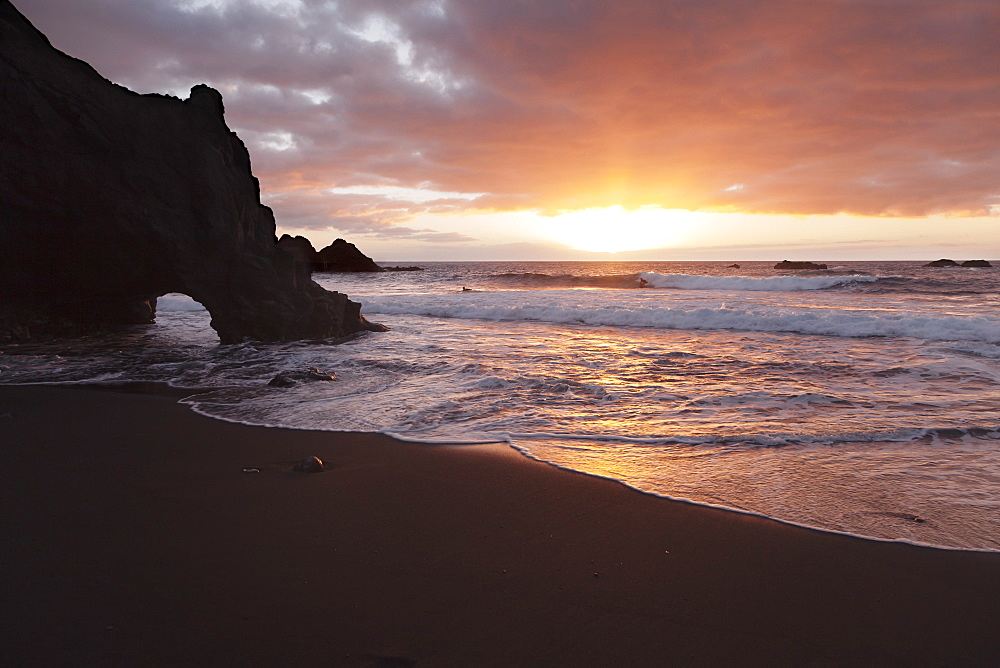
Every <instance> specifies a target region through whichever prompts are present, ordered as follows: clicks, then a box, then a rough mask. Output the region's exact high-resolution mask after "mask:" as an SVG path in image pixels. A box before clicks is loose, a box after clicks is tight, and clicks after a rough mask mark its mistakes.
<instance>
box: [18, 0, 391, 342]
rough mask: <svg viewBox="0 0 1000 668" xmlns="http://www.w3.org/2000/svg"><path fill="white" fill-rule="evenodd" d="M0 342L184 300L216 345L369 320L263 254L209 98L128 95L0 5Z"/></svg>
mask: <svg viewBox="0 0 1000 668" xmlns="http://www.w3.org/2000/svg"><path fill="white" fill-rule="evenodd" d="M0 81H2V84H0V127H3V128H4V130H3V131H2V132H0V203H2V206H0V304H2V305H3V306H2V308H0V339H11V338H31V337H38V336H45V335H48V334H56V335H60V334H72V333H78V332H80V331H87V330H91V329H102V328H105V327H108V326H115V325H120V324H127V323H147V322H151V321H152V320H153V317H154V315H155V308H156V306H155V305H156V297H158V296H160V295H162V294H165V293H168V292H182V293H184V294H187V295H190V296H191V297H193V298H195V299H196V300H198V301H199V302H201V303H202V304H204V305H205V307H206V308H207V309H208V310H209V312H210V313H211V314H212V327H214V328H215V330H216V331H217V332H218V333H219V337H220V339H221V340H222V342H223V343H234V342H238V341H242V340H244V339H259V340H264V341H277V340H290V339H299V338H327V337H339V336H345V335H349V334H352V333H354V332H357V331H360V330H363V329H373V328H378V329H380V328H381V327H380V326H377V325H371V324H370V323H368V322H367V321H366V320H365V319H364V318H363V317H361V314H360V305H359V304H356V303H354V302H351V301H350V300H348V299H347V297H346V296H345V295H342V294H340V293H337V292H328V291H326V290H324V289H322V288H321V287H319V286H318V285H317V284H315V283H313V282H312V281H311V280H310V279H309V274H308V271H306V270H304V269H303V268H301V267H298V266H296V264H295V262H294V261H293V260H292V259H291V258H289V257H288V255H287V254H286V253H284V252H282V251H281V250H279V249H278V248H277V246H276V245H275V238H274V231H275V225H274V217H273V215H272V213H271V210H270V209H269V208H267V207H265V206H262V205H261V204H260V190H259V186H258V183H257V179H255V178H254V176H253V174H252V173H251V171H250V156H249V154H248V153H247V150H246V147H245V146H244V145H243V142H241V141H240V139H239V138H238V137H237V136H236V135H235V133H233V132H231V131H230V130H229V128H228V127H227V126H226V123H225V120H224V118H223V111H224V109H223V104H222V97H221V95H220V94H219V93H218V92H217V91H215V90H213V89H211V88H209V87H207V86H204V85H199V86H195V87H194V88H192V89H191V95H190V97H189V98H188V99H187V100H184V101H182V100H179V99H177V98H174V97H170V96H164V95H139V94H137V93H134V92H132V91H130V90H128V89H126V88H123V87H122V86H118V85H116V84H113V83H111V82H109V81H107V80H106V79H104V78H103V77H101V75H100V74H98V73H97V72H96V71H95V70H94V69H93V68H91V67H90V66H89V65H87V64H86V63H84V62H83V61H80V60H77V59H75V58H71V57H69V56H67V55H66V54H64V53H62V52H60V51H58V50H56V49H54V48H53V47H52V46H51V45H50V44H49V42H48V40H47V39H46V38H45V36H44V35H42V33H40V32H38V31H37V30H36V29H35V28H34V27H33V26H32V25H31V24H30V23H29V22H28V21H27V19H25V18H24V17H23V16H22V15H21V14H20V13H19V12H18V11H17V10H16V9H15V8H14V7H13V6H12V5H11V4H10V2H8V1H7V0H0Z"/></svg>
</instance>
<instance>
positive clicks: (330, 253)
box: [278, 234, 385, 272]
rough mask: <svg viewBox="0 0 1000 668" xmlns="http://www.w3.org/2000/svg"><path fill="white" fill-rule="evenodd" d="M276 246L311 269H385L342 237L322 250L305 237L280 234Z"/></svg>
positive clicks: (334, 270) (347, 270)
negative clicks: (314, 246)
mask: <svg viewBox="0 0 1000 668" xmlns="http://www.w3.org/2000/svg"><path fill="white" fill-rule="evenodd" d="M278 248H280V249H281V250H283V251H285V252H286V253H288V254H289V255H291V256H292V257H294V258H295V261H296V262H300V263H303V264H305V265H307V266H308V267H309V268H310V270H311V271H330V272H352V271H358V272H360V271H385V269H383V268H382V267H380V266H378V265H377V264H375V262H374V260H372V259H371V258H370V257H368V256H367V255H365V254H364V253H362V252H361V251H359V250H358V247H357V246H355V245H354V244H351V243H348V242H346V241H344V240H343V239H337V240H336V241H334V242H333V243H332V244H330V245H329V246H327V247H326V248H324V249H323V250H321V251H317V250H316V249H315V248H313V245H312V242H311V241H309V240H308V239H306V238H305V237H293V236H290V235H288V234H282V235H281V238H280V239H278Z"/></svg>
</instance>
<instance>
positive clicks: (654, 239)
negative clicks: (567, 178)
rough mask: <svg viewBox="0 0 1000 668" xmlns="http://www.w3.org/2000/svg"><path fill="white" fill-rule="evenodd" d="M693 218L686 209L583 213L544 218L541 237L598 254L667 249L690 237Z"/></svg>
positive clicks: (593, 210)
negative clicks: (688, 234)
mask: <svg viewBox="0 0 1000 668" xmlns="http://www.w3.org/2000/svg"><path fill="white" fill-rule="evenodd" d="M692 216H693V214H692V212H690V211H685V210H683V209H661V208H659V207H643V208H641V209H636V210H634V211H628V210H626V209H624V208H622V207H620V206H613V207H609V208H606V209H582V210H580V211H570V212H567V213H562V214H559V215H558V216H554V217H551V218H542V219H541V221H540V224H539V233H540V234H541V235H542V236H544V237H545V238H547V239H548V240H550V241H556V242H559V243H564V244H566V245H568V246H570V247H571V248H574V249H576V250H583V251H591V252H595V253H617V252H619V251H632V250H643V249H647V248H666V247H669V246H674V245H676V244H677V243H679V242H680V241H682V240H683V238H684V237H686V236H687V233H688V231H689V230H690V226H691V224H692V222H693V221H692Z"/></svg>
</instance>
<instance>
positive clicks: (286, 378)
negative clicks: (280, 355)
mask: <svg viewBox="0 0 1000 668" xmlns="http://www.w3.org/2000/svg"><path fill="white" fill-rule="evenodd" d="M336 377H337V374H335V373H324V372H323V371H320V370H319V369H306V370H305V371H283V372H281V373H279V374H278V375H277V376H275V377H274V378H272V379H271V380H269V381H268V383H267V384H268V385H270V386H271V387H292V386H293V385H298V384H299V383H309V382H313V381H317V380H319V381H331V380H334V379H335V378H336Z"/></svg>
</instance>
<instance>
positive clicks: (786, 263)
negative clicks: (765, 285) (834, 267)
mask: <svg viewBox="0 0 1000 668" xmlns="http://www.w3.org/2000/svg"><path fill="white" fill-rule="evenodd" d="M774 268H775V269H791V270H802V269H826V268H827V266H826V265H825V264H821V263H818V262H793V261H791V260H782V261H781V262H779V263H778V264H776V265H774Z"/></svg>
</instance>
